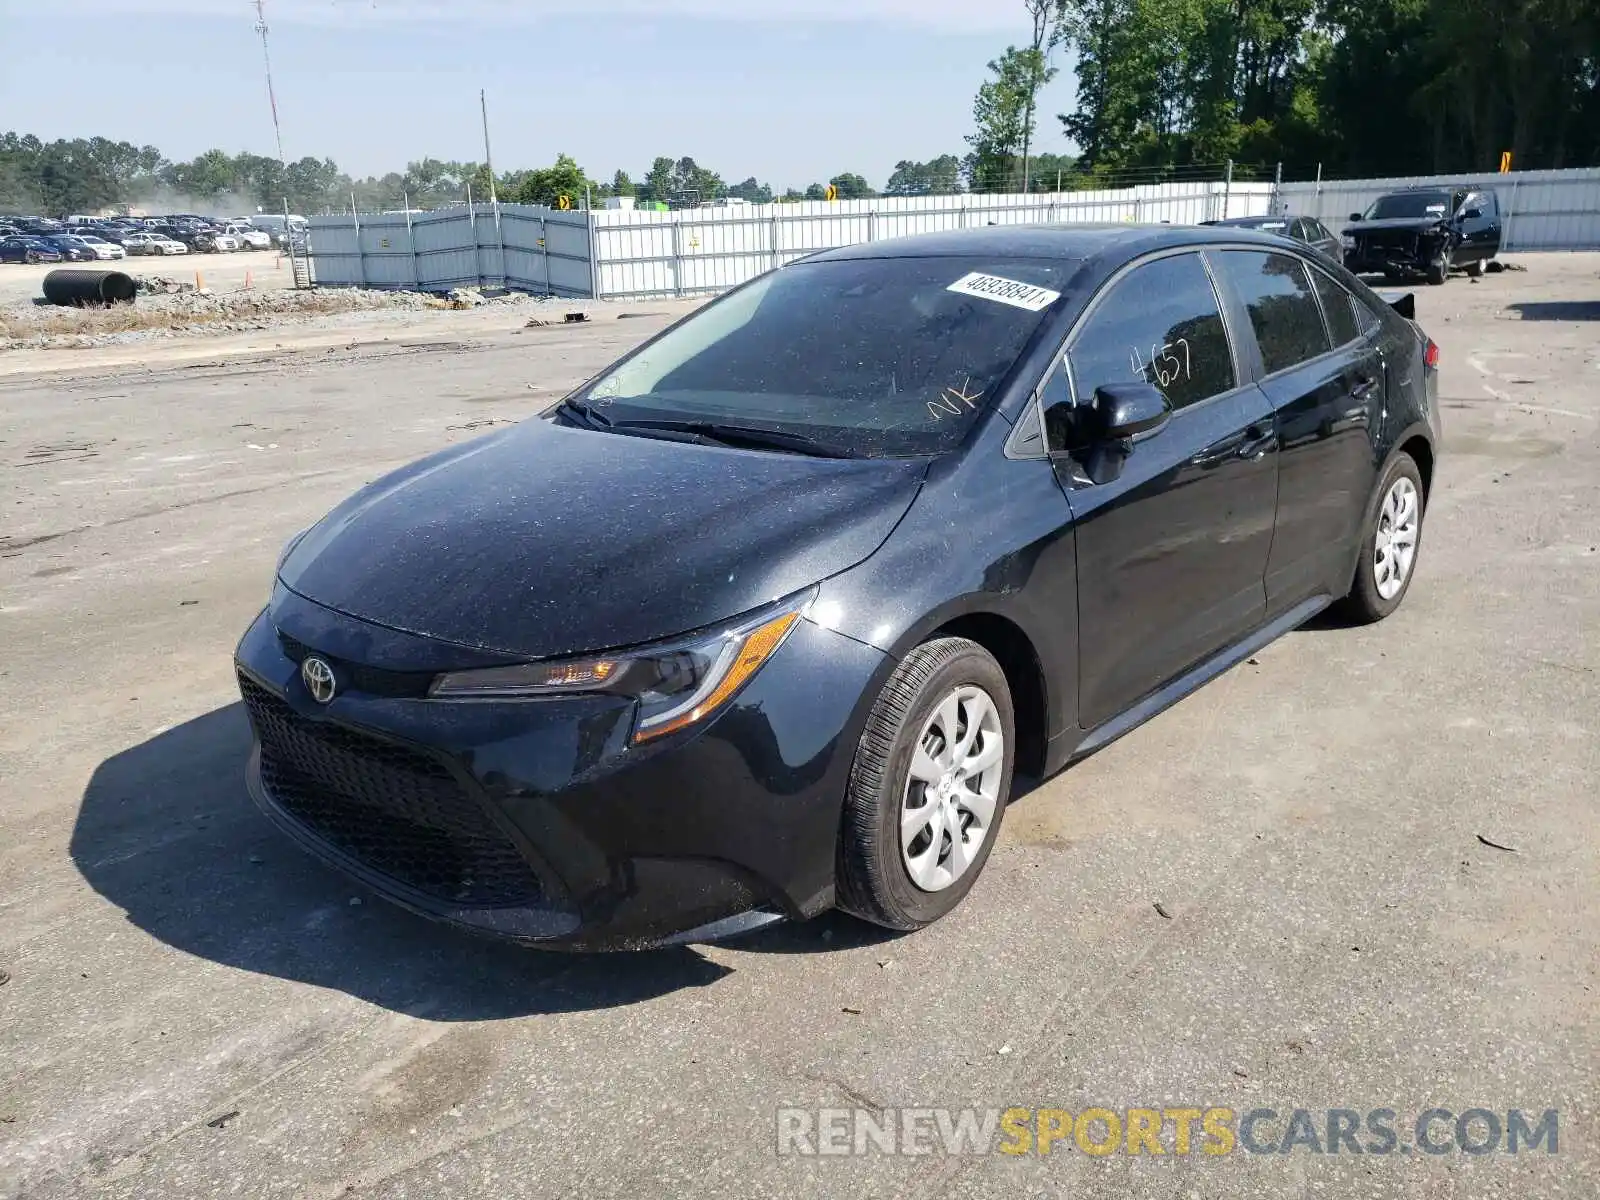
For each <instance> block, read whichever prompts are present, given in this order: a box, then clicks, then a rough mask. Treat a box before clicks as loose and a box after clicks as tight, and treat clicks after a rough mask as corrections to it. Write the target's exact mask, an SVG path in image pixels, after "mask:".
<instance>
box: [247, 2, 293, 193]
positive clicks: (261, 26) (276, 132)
mask: <svg viewBox="0 0 1600 1200" xmlns="http://www.w3.org/2000/svg"><path fill="white" fill-rule="evenodd" d="M255 5H256V32H257V33H259V34H260V35H261V57H262V60H263V61H264V62H265V63H266V64H267V101H268V102H269V103H270V104H271V105H272V134H273V136H274V137H275V138H277V140H278V166H280V167H282V168H283V169H284V171H285V172H287V171H288V169H289V163H288V160H287V159H285V158H284V157H283V128H282V127H281V126H280V125H279V124H278V97H277V95H276V93H274V92H273V90H272V53H271V52H270V51H269V50H268V49H267V11H266V3H265V0H255Z"/></svg>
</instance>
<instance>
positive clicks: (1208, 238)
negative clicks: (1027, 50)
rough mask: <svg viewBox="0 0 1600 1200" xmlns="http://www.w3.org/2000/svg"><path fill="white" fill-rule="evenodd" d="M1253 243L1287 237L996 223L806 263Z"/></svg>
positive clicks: (1092, 254)
mask: <svg viewBox="0 0 1600 1200" xmlns="http://www.w3.org/2000/svg"><path fill="white" fill-rule="evenodd" d="M1222 241H1227V242H1231V243H1235V244H1237V243H1253V244H1257V245H1260V246H1263V247H1271V248H1272V249H1273V250H1278V251H1281V250H1282V249H1283V245H1284V239H1283V238H1281V237H1279V236H1277V235H1276V234H1271V233H1260V232H1257V231H1256V230H1252V229H1244V228H1237V227H1235V228H1229V229H1228V230H1227V231H1226V232H1223V231H1222V230H1220V229H1218V228H1217V227H1216V226H1201V225H1135V224H1131V223H1129V222H1116V223H1110V222H1107V223H1093V224H1091V223H1088V222H1085V223H1083V224H1067V225H994V226H987V227H985V228H983V229H959V230H949V231H947V232H943V233H924V234H916V235H914V236H912V237H902V238H890V239H887V240H885V241H877V242H861V243H858V244H857V245H854V246H842V247H840V248H838V249H835V250H824V251H823V252H822V253H820V254H814V255H811V256H809V257H808V258H806V259H805V260H804V261H806V262H828V261H841V260H849V259H873V258H944V257H951V258H957V257H968V256H985V257H994V258H1038V259H1049V260H1054V261H1057V262H1063V261H1065V262H1078V263H1081V264H1083V265H1084V266H1085V267H1086V268H1091V274H1095V273H1098V272H1097V271H1095V270H1093V269H1095V268H1097V269H1098V271H1112V270H1116V269H1117V268H1118V267H1120V266H1121V265H1122V264H1123V263H1125V262H1129V261H1131V260H1133V259H1135V258H1139V257H1141V256H1142V255H1145V254H1148V253H1150V252H1151V251H1155V250H1165V249H1171V248H1179V247H1185V246H1193V247H1195V248H1201V247H1204V246H1209V245H1215V244H1217V243H1218V242H1222Z"/></svg>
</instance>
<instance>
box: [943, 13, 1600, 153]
mask: <svg viewBox="0 0 1600 1200" xmlns="http://www.w3.org/2000/svg"><path fill="white" fill-rule="evenodd" d="M1018 23H1019V30H1020V29H1021V28H1024V27H1025V26H1026V25H1029V24H1031V37H1030V40H1029V41H1028V42H1027V43H1026V44H1024V45H1021V46H1011V47H1008V48H1007V50H1006V52H1005V53H1004V54H1003V55H1002V56H1001V57H999V58H998V59H996V60H995V61H994V62H992V63H990V64H989V78H988V79H987V80H986V81H985V83H984V84H983V86H982V88H980V90H979V92H978V97H977V101H976V103H975V105H974V112H973V118H974V125H975V132H974V133H973V134H972V135H971V136H970V137H969V138H968V139H967V140H968V143H969V145H970V146H971V154H970V155H969V157H968V161H969V164H970V165H969V167H968V170H969V173H975V174H977V175H978V176H980V177H985V178H1003V179H1017V178H1019V177H1026V176H1027V175H1028V174H1029V165H1030V159H1029V143H1030V140H1031V138H1032V137H1033V135H1034V130H1035V128H1036V125H1037V119H1036V108H1037V100H1038V96H1039V93H1040V90H1041V89H1042V88H1043V86H1044V85H1045V84H1046V83H1048V82H1049V81H1050V79H1051V78H1052V77H1053V75H1054V74H1055V70H1054V68H1053V67H1052V66H1051V58H1052V55H1053V54H1054V53H1055V52H1057V51H1062V50H1065V51H1070V52H1072V53H1074V54H1075V56H1076V60H1077V86H1076V95H1075V104H1074V106H1073V108H1072V109H1071V111H1069V112H1065V113H1061V114H1059V115H1058V117H1057V120H1058V121H1059V123H1060V126H1059V127H1060V131H1061V132H1062V133H1064V134H1065V135H1066V136H1067V137H1068V138H1070V139H1071V140H1072V142H1073V143H1075V144H1076V145H1077V146H1078V147H1079V150H1080V154H1079V157H1078V160H1077V162H1076V163H1075V170H1074V176H1075V185H1082V184H1086V183H1092V182H1093V181H1094V180H1095V179H1096V178H1101V177H1106V176H1111V175H1116V174H1118V173H1123V174H1127V173H1133V172H1150V173H1159V172H1162V171H1179V170H1183V169H1185V168H1188V169H1206V170H1214V169H1215V168H1216V166H1217V165H1218V164H1221V163H1223V162H1225V161H1228V160H1233V161H1236V162H1244V163H1251V164H1282V169H1283V171H1284V174H1285V177H1286V178H1298V179H1305V178H1310V177H1311V176H1312V174H1313V172H1314V171H1317V170H1318V169H1320V170H1321V171H1322V172H1323V173H1324V174H1325V175H1329V176H1340V177H1345V178H1366V177H1374V176H1385V175H1406V174H1447V173H1451V172H1465V171H1485V170H1494V169H1495V168H1496V167H1497V166H1498V165H1499V162H1500V159H1501V155H1502V154H1503V153H1505V152H1507V151H1509V152H1510V154H1511V156H1512V165H1513V166H1514V167H1515V168H1517V169H1530V170H1531V169H1548V168H1560V167H1572V166H1588V165H1593V164H1595V163H1597V162H1600V3H1596V0H1021V11H1019V18H1018Z"/></svg>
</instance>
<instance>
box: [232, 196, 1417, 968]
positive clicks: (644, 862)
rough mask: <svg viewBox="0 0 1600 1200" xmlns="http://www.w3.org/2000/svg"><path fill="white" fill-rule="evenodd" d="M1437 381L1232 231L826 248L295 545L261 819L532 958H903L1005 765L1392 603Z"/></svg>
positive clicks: (1295, 255) (968, 868)
mask: <svg viewBox="0 0 1600 1200" xmlns="http://www.w3.org/2000/svg"><path fill="white" fill-rule="evenodd" d="M1397 303H1398V302H1397ZM1437 361H1438V352H1437V349H1436V347H1435V346H1434V344H1433V343H1432V342H1431V341H1430V340H1429V339H1428V338H1427V337H1426V336H1425V335H1424V334H1423V333H1422V332H1420V331H1419V329H1418V328H1417V327H1416V326H1415V325H1414V324H1413V323H1412V322H1410V321H1408V320H1406V319H1404V318H1403V317H1402V316H1400V315H1399V313H1398V312H1397V311H1395V310H1394V309H1392V308H1391V307H1389V306H1388V305H1386V304H1385V303H1384V302H1383V301H1382V300H1380V299H1379V298H1378V297H1377V296H1375V295H1374V293H1372V292H1371V291H1369V290H1368V289H1367V288H1366V287H1365V286H1364V285H1363V284H1361V283H1360V282H1359V281H1358V280H1356V279H1355V278H1354V277H1353V276H1351V275H1350V274H1348V273H1347V272H1345V271H1344V269H1343V268H1341V267H1339V266H1337V265H1335V264H1333V263H1330V262H1328V261H1326V260H1324V259H1323V258H1321V257H1320V256H1318V255H1315V254H1312V253H1311V252H1309V251H1305V252H1302V251H1300V250H1298V249H1296V248H1294V247H1293V246H1291V245H1290V244H1288V243H1286V242H1284V241H1283V240H1281V239H1277V238H1268V237H1264V236H1261V235H1257V234H1253V233H1250V232H1249V231H1241V230H1235V229H1196V228H1189V229H1182V228H1175V227H1138V226H1115V227H1105V226H1079V227H1055V228H1040V229H999V228H996V229H983V230H974V231H971V232H963V233H950V234H939V235H933V236H927V237H920V238H911V239H906V240H901V241H890V242H878V243H874V244H870V245H863V246H857V247H852V248H849V249H841V250H833V251H828V252H825V253H822V254H819V255H816V256H813V257H811V258H808V259H805V260H803V261H800V262H797V263H794V264H791V265H789V266H786V267H784V268H781V269H779V270H776V271H773V272H770V273H768V274H766V275H763V276H762V277H760V278H759V279H756V280H755V281H753V282H751V283H749V284H746V285H745V286H743V287H741V288H739V289H737V290H735V291H733V292H731V293H729V294H728V295H726V296H724V297H723V298H721V299H720V300H717V301H716V302H714V303H712V304H710V305H708V306H706V307H705V308H703V309H701V310H700V311H698V312H697V313H695V314H694V315H693V316H690V317H689V318H687V319H686V320H684V321H682V322H680V323H679V324H678V325H676V326H674V327H673V328H672V329H670V330H668V331H667V332H665V333H664V334H662V335H660V336H659V337H657V338H655V339H653V340H652V341H650V342H648V343H646V344H645V345H643V346H641V347H639V348H638V349H637V350H635V351H634V352H632V353H631V354H629V355H628V356H627V357H625V358H623V359H622V360H621V361H619V362H618V363H616V364H614V365H613V366H612V367H610V368H608V369H607V370H606V371H605V372H604V373H603V374H602V375H600V376H599V377H598V378H596V379H594V380H592V381H591V382H590V383H588V384H586V385H585V386H583V387H581V388H579V389H578V390H577V391H575V392H573V393H572V394H571V395H570V396H569V397H567V399H566V400H564V401H563V402H562V403H561V404H560V405H558V406H557V407H555V408H554V409H551V410H549V411H548V412H546V413H544V414H542V415H540V416H539V417H536V418H533V419H530V420H528V421H526V422H524V423H523V424H521V425H518V426H514V427H511V428H510V429H507V430H505V431H502V432H499V433H496V434H493V435H491V436H489V437H486V438H482V439H480V440H477V441H474V442H470V443H467V444H464V445H459V446H453V447H450V448H449V449H446V450H442V451H440V452H438V453H436V454H434V455H433V456H431V457H429V458H426V459H423V460H422V461H420V462H417V463H415V464H413V465H411V466H409V467H405V468H403V469H401V470H399V471H397V472H395V473H394V474H392V475H390V476H388V477H387V478H384V479H381V480H378V481H377V482H375V483H373V484H371V485H369V486H368V487H366V488H365V489H364V490H362V491H360V492H358V493H356V494H355V495H354V496H352V497H351V498H350V499H349V500H347V501H345V502H344V503H343V504H341V505H340V506H339V507H338V508H336V509H335V510H334V511H333V512H331V513H330V514H329V515H328V516H327V517H325V518H324V519H323V520H321V521H320V522H319V523H317V524H316V525H313V526H312V527H311V528H310V529H308V530H306V531H305V532H303V533H302V534H300V535H299V536H297V537H296V538H295V539H293V540H292V541H291V543H290V544H289V546H288V547H287V548H286V550H285V553H284V555H283V557H282V559H281V561H280V563H279V566H278V570H277V579H276V582H275V585H274V587H273V592H272V597H271V602H270V604H269V605H268V606H267V608H266V609H265V610H263V612H262V613H261V615H260V616H259V617H258V618H257V619H256V621H255V622H254V623H253V624H252V625H251V627H250V629H249V630H248V631H247V632H246V633H245V635H244V638H243V640H242V641H241V643H240V645H239V648H238V651H237V655H236V660H237V668H238V674H239V684H240V688H241V689H242V692H243V695H244V700H245V704H246V707H247V709H248V712H249V716H250V720H251V723H252V725H253V728H254V732H255V747H254V750H253V754H252V757H251V760H250V763H249V767H248V781H249V785H250V788H251V791H252V793H253V794H254V796H255V798H256V799H257V801H258V802H259V803H260V804H261V806H262V807H263V808H264V809H265V811H266V812H267V813H268V814H269V815H270V816H272V817H273V818H274V819H275V820H276V821H277V823H278V824H279V825H280V826H281V827H282V828H283V829H284V830H285V831H286V832H287V833H288V834H289V835H291V836H292V837H294V838H295V839H297V840H298V841H299V842H300V843H302V844H303V845H304V846H306V847H307V848H309V849H310V850H311V851H313V852H314V853H316V854H318V855H320V856H321V857H323V858H324V859H326V860H327V861H329V862H331V863H334V864H336V865H337V866H339V867H341V868H343V869H344V870H345V871H347V872H349V873H350V874H351V875H354V876H356V877H358V878H359V879H361V880H364V881H365V882H366V883H368V884H369V885H370V886H372V887H373V888H374V889H376V890H377V891H379V892H380V893H382V894H383V895H385V896H387V897H389V898H390V899H392V900H395V901H397V902H398V903H400V904H402V905H406V906H408V907H410V908H412V909H414V910H416V911H419V912H421V913H424V914H427V915H430V916H433V917H437V918H442V919H445V920H448V921H451V922H455V923H457V924H459V925H462V926H466V927H469V928H472V929H476V930H479V931H485V932H490V933H494V934H500V935H505V936H508V937H512V938H516V939H520V940H524V941H527V942H531V943H539V944H545V945H551V946H563V947H569V948H571V947H597V948H598V947H640V946H649V945H660V944H664V943H669V942H674V941H687V940H706V939H710V938H715V937H718V936H725V935H729V934H733V933H737V932H740V931H744V930H749V929H752V928H755V927H758V926H761V925H764V924H767V923H769V922H772V921H777V920H781V919H783V918H786V917H787V918H805V917H808V916H811V915H814V914H816V913H819V912H822V911H823V910H825V909H828V908H830V907H832V906H835V905H837V906H839V907H842V908H844V909H846V910H848V911H850V912H852V913H855V914H857V915H858V916H861V917H864V918H866V919H867V920H869V921H873V922H877V923H879V924H881V925H884V926H887V927H890V928H893V929H900V930H909V929H915V928H919V927H921V926H924V925H927V924H928V923H930V922H932V921H934V920H936V919H937V918H939V917H940V916H942V915H944V914H945V913H947V912H949V911H950V910H951V909H952V908H954V907H955V906H956V904H957V903H959V901H960V900H961V899H962V898H963V897H964V896H965V895H966V894H967V892H968V890H969V889H970V888H971V887H972V886H973V884H974V881H975V880H976V879H977V878H978V875H979V873H980V872H981V871H982V869H983V867H984V863H985V861H986V859H987V858H988V856H989V853H990V850H991V849H992V847H993V845H994V842H995V837H996V833H997V831H998V830H999V828H1000V824H1001V821H1002V819H1003V817H1004V815H1005V809H1006V804H1007V801H1008V799H1009V797H1010V795H1011V790H1012V778H1013V773H1014V772H1015V773H1021V774H1026V775H1028V776H1032V777H1038V776H1042V775H1047V774H1049V773H1051V772H1054V771H1057V770H1059V769H1060V768H1062V767H1063V766H1064V765H1066V764H1067V763H1069V762H1071V761H1073V760H1074V759H1077V758H1080V757H1082V756H1083V755H1086V754H1088V753H1090V752H1092V751H1093V750H1095V749H1097V748H1098V747H1101V746H1104V745H1105V744H1106V743H1108V742H1110V741H1111V740H1112V739H1114V738H1116V737H1118V736H1120V735H1121V734H1123V733H1125V732H1127V731H1128V730H1130V729H1132V728H1133V727H1134V726H1136V725H1138V724H1139V723H1140V722H1141V721H1143V720H1145V719H1146V718H1148V717H1150V716H1151V715H1153V714H1154V713H1156V712H1159V711H1160V710H1161V709H1163V708H1165V707H1167V706H1168V705H1170V704H1172V703H1174V702H1175V701H1177V700H1178V699H1180V698H1181V697H1183V696H1184V695H1186V694H1187V693H1189V692H1191V691H1193V690H1194V689H1196V688H1198V687H1199V686H1200V685H1201V684H1203V683H1205V682H1206V681H1207V680H1210V679H1212V678H1214V677H1215V676H1217V675H1218V674H1220V673H1221V672H1223V671H1225V670H1227V669H1228V668H1229V667H1230V666H1232V665H1233V664H1235V663H1237V662H1239V661H1240V660H1241V659H1243V658H1245V657H1246V656H1248V655H1249V654H1251V653H1253V652H1254V651H1255V650H1257V649H1258V648H1259V647H1261V646H1263V645H1265V644H1266V643H1268V642H1270V641H1271V640H1273V639H1274V638H1276V637H1278V636H1280V635H1281V634H1283V633H1285V632H1287V631H1288V630H1290V629H1293V628H1294V627H1296V626H1297V625H1299V624H1301V623H1302V622H1304V621H1305V620H1306V619H1307V618H1309V617H1310V616H1312V615H1313V614H1314V613H1317V612H1318V611H1319V610H1321V609H1323V608H1325V607H1327V606H1329V605H1331V604H1335V603H1339V604H1341V606H1342V607H1343V609H1344V610H1345V611H1346V612H1347V613H1348V614H1349V615H1350V617H1351V618H1353V619H1355V620H1363V621H1372V620H1377V619H1379V618H1382V617H1384V616H1386V615H1388V614H1389V613H1390V612H1392V611H1393V610H1394V609H1395V608H1396V607H1397V606H1398V605H1399V604H1400V603H1401V601H1402V600H1403V598H1404V597H1405V595H1406V591H1407V588H1408V587H1409V586H1410V584H1411V581H1412V578H1413V576H1414V572H1415V567H1416V561H1417V553H1418V547H1419V542H1420V535H1421V527H1422V519H1423V514H1424V512H1425V511H1426V506H1427V503H1428V496H1429V489H1430V487H1431V486H1432V483H1433V478H1434V460H1435V454H1436V448H1437V445H1438V438H1439V417H1438V406H1437V402H1436V396H1435V393H1436V390H1437V378H1436V368H1437Z"/></svg>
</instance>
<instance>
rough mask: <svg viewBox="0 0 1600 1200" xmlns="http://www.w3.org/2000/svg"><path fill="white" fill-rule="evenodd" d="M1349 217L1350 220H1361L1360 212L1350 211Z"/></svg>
mask: <svg viewBox="0 0 1600 1200" xmlns="http://www.w3.org/2000/svg"><path fill="white" fill-rule="evenodd" d="M1350 219H1351V220H1352V221H1359V220H1361V214H1360V213H1351V214H1350Z"/></svg>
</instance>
